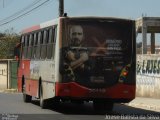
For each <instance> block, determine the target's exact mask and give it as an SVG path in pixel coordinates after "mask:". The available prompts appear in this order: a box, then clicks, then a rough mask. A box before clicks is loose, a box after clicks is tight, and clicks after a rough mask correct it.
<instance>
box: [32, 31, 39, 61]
mask: <svg viewBox="0 0 160 120" xmlns="http://www.w3.org/2000/svg"><path fill="white" fill-rule="evenodd" d="M37 41H38V39H37V33H34V47H33V54H32V58H33V59H35V57H36V48H37Z"/></svg>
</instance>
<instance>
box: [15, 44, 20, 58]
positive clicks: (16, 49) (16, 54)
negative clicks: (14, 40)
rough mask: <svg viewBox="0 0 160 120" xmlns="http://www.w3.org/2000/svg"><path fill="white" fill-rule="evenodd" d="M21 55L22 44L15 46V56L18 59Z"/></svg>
mask: <svg viewBox="0 0 160 120" xmlns="http://www.w3.org/2000/svg"><path fill="white" fill-rule="evenodd" d="M19 57H20V44H18V45H16V47H15V48H14V58H15V59H16V60H17V61H18V60H19Z"/></svg>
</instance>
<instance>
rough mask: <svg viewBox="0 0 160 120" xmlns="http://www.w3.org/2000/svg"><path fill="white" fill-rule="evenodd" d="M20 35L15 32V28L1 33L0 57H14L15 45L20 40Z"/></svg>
mask: <svg viewBox="0 0 160 120" xmlns="http://www.w3.org/2000/svg"><path fill="white" fill-rule="evenodd" d="M19 38H20V36H19V35H18V34H16V33H15V32H14V29H13V28H11V29H8V30H5V33H0V51H1V52H0V59H13V58H14V47H15V46H16V44H17V43H18V42H19Z"/></svg>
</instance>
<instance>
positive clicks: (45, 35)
mask: <svg viewBox="0 0 160 120" xmlns="http://www.w3.org/2000/svg"><path fill="white" fill-rule="evenodd" d="M47 41H48V30H44V32H43V40H42V44H41V58H42V59H45V58H46V55H47Z"/></svg>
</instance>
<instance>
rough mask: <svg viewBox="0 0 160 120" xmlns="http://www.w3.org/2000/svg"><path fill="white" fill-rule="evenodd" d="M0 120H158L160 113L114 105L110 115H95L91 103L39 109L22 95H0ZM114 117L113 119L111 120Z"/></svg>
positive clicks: (34, 101)
mask: <svg viewBox="0 0 160 120" xmlns="http://www.w3.org/2000/svg"><path fill="white" fill-rule="evenodd" d="M0 113H1V114H0V120H1V119H2V120H5V119H6V118H8V120H11V119H12V120H13V119H14V120H37V119H38V120H105V119H133V118H135V119H136V118H139V117H141V118H145V119H156V118H159V119H160V113H158V112H155V111H149V110H144V109H140V108H134V107H129V106H126V105H123V104H116V105H115V106H114V109H113V112H112V113H106V114H104V113H96V112H95V111H94V110H93V108H92V104H91V103H85V104H84V105H76V104H70V103H61V104H60V105H58V107H56V108H55V107H54V106H50V107H49V108H48V109H41V108H40V106H39V102H38V101H37V100H33V101H32V103H24V102H23V99H22V94H19V93H0ZM158 115H159V116H158ZM111 117H114V118H111ZM131 117H132V118H131Z"/></svg>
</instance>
